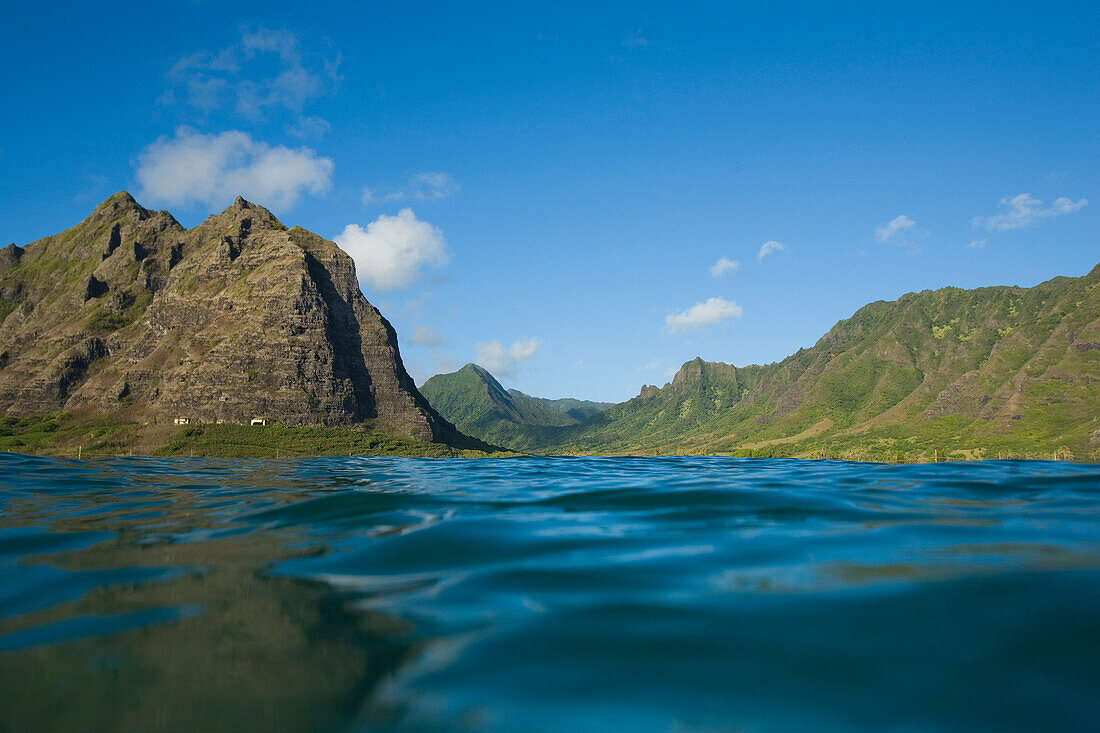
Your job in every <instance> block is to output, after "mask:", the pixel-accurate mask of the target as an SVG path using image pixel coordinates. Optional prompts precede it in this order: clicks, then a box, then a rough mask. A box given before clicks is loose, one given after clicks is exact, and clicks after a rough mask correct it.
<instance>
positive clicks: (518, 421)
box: [420, 364, 610, 450]
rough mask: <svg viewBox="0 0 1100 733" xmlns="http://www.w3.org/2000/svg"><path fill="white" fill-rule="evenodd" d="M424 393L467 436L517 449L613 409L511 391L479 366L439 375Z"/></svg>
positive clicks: (468, 366)
mask: <svg viewBox="0 0 1100 733" xmlns="http://www.w3.org/2000/svg"><path fill="white" fill-rule="evenodd" d="M420 390H421V392H422V393H423V394H424V396H425V397H426V398H427V399H428V402H430V403H431V405H432V407H434V408H435V409H436V410H438V411H439V413H440V414H441V415H443V416H444V417H446V418H447V419H448V420H449V421H451V422H453V423H454V424H455V425H456V426H457V427H458V428H459V429H460V430H462V431H463V432H466V433H468V434H470V435H476V436H478V437H480V438H481V439H482V440H486V441H488V442H490V443H494V444H495V445H502V446H505V447H507V448H512V449H515V450H528V449H531V448H535V447H538V446H541V445H543V444H545V443H546V441H547V440H549V437H548V436H549V435H550V434H551V433H552V432H553V428H560V427H565V426H570V425H576V424H578V423H580V422H582V421H583V420H585V419H587V418H588V417H590V416H591V415H593V414H596V413H598V412H600V411H601V410H603V409H606V408H607V407H609V406H610V403H602V402H589V401H586V400H574V399H568V398H567V399H560V400H548V399H543V398H539V397H531V396H529V395H526V394H524V393H523V392H520V391H519V390H514V389H513V390H508V389H505V388H504V387H503V386H501V384H500V382H498V381H497V380H496V378H495V377H493V375H492V374H490V373H489V372H488V371H487V370H486V369H485V368H483V367H481V366H478V365H477V364H467V365H466V366H464V367H462V368H461V369H459V370H458V371H456V372H452V373H450V374H437V375H436V376H434V377H432V378H431V379H429V380H428V381H426V382H425V383H424V384H423V385H422V386H421V387H420Z"/></svg>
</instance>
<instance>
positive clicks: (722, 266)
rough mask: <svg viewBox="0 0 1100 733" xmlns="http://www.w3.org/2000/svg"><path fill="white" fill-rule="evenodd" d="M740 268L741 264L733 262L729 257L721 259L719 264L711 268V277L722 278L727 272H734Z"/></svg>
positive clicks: (716, 263)
mask: <svg viewBox="0 0 1100 733" xmlns="http://www.w3.org/2000/svg"><path fill="white" fill-rule="evenodd" d="M740 266H741V263H740V262H738V261H737V260H731V259H730V258H729V257H720V258H718V261H717V262H715V263H714V264H713V265H711V266H710V276H711V277H722V276H723V275H725V274H726V273H727V272H733V271H734V270H736V269H737V268H738V267H740Z"/></svg>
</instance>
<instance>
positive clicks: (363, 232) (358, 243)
mask: <svg viewBox="0 0 1100 733" xmlns="http://www.w3.org/2000/svg"><path fill="white" fill-rule="evenodd" d="M333 241H335V242H336V243H337V244H338V245H340V247H341V248H342V249H343V250H344V251H345V252H347V253H348V254H349V255H351V257H352V259H353V260H355V269H356V272H357V273H358V274H359V281H360V282H364V281H366V282H368V283H370V284H371V285H372V286H373V287H374V288H375V289H377V290H393V289H395V288H401V287H404V286H406V285H408V284H409V283H411V282H412V281H413V280H415V279H416V276H417V274H418V273H419V270H420V266H421V265H425V264H428V265H435V266H437V267H438V266H441V265H445V264H447V263H448V262H450V261H451V258H450V255H449V254H448V253H447V243H446V242H445V241H444V240H443V232H441V231H439V229H438V228H436V227H434V226H432V225H431V224H429V223H428V222H426V221H420V220H419V219H417V218H416V214H414V213H413V211H412V209H407V208H406V209H401V211H400V212H398V214H397V216H386V215H385V214H383V215H382V216H380V217H378V218H377V219H375V220H374V221H372V222H371V223H370V224H367V228H366V229H363V228H362V227H361V226H359V225H358V224H348V225H347V226H346V227H345V228H344V231H343V232H341V233H340V235H339V236H337V237H335V238H334V240H333Z"/></svg>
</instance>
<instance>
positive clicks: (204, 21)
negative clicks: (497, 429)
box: [0, 1, 1100, 401]
mask: <svg viewBox="0 0 1100 733" xmlns="http://www.w3.org/2000/svg"><path fill="white" fill-rule="evenodd" d="M347 5H348V4H344V3H341V4H336V3H326V2H319V1H318V2H312V3H309V4H299V3H278V2H265V3H259V4H252V3H247V2H238V3H233V4H229V5H226V4H222V3H207V2H191V3H172V4H168V3H165V4H163V5H161V4H156V3H152V4H150V3H141V4H137V3H134V4H130V3H112V4H109V5H107V6H96V5H93V4H85V3H79V4H78V3H72V4H57V3H45V4H43V5H39V6H34V7H32V4H31V3H24V4H16V3H10V2H9V3H4V4H3V8H2V9H0V27H2V28H3V30H2V31H0V34H2V35H0V68H2V69H3V72H2V76H0V98H2V99H3V100H4V105H3V106H4V112H3V114H0V242H2V243H7V242H9V241H11V242H17V243H19V244H26V243H28V242H30V241H33V240H35V239H37V238H39V237H41V236H44V235H46V234H51V233H54V232H57V231H60V230H62V229H64V228H67V227H69V226H71V225H73V224H75V223H76V222H78V221H79V220H80V219H82V218H83V217H84V216H86V215H87V213H88V212H89V211H90V210H91V208H92V207H93V206H94V205H95V204H96V203H98V202H99V201H100V200H102V199H103V198H106V197H107V196H108V195H109V194H111V193H113V192H114V191H117V190H120V189H126V190H129V191H130V192H131V193H133V194H134V195H135V196H136V197H137V198H138V200H139V201H140V202H141V203H143V204H144V205H145V206H147V207H150V208H166V209H168V210H170V211H171V212H172V213H173V214H174V215H175V216H176V218H177V219H179V220H180V221H181V222H182V223H183V224H184V225H186V226H194V225H195V224H197V223H198V222H200V221H201V220H202V219H203V218H205V216H207V215H208V214H209V213H211V212H213V211H218V210H220V209H222V208H224V207H225V206H227V205H228V204H230V203H231V202H232V199H233V197H234V196H235V195H236V194H237V193H242V194H244V195H245V196H246V197H247V198H250V199H252V200H254V201H256V202H257V203H261V204H264V205H266V206H268V207H269V208H271V209H272V210H273V211H274V213H275V214H276V215H277V216H279V218H280V219H282V220H283V221H284V222H285V223H287V224H288V225H294V224H298V225H301V226H304V227H306V228H308V229H310V230H312V231H315V232H317V233H319V234H321V235H323V236H325V237H328V238H334V239H337V241H339V242H341V244H342V245H344V246H345V247H346V248H347V249H349V251H351V252H352V253H353V255H355V256H356V257H357V262H358V266H359V270H360V280H361V283H362V285H363V291H364V294H365V295H366V296H367V298H368V299H369V300H370V301H371V302H372V303H374V304H375V305H377V306H378V307H379V308H380V309H381V310H382V312H383V313H384V314H385V315H386V316H387V317H388V318H389V319H390V320H391V321H392V322H393V324H394V326H395V327H396V328H397V331H398V334H399V337H400V339H401V345H402V352H403V355H404V357H405V361H406V365H407V366H408V367H409V369H410V371H411V372H412V373H413V374H414V376H415V377H417V379H418V381H422V380H423V379H424V378H426V377H427V376H430V375H431V374H432V373H434V372H436V371H440V370H450V369H453V368H456V367H458V366H461V365H462V364H463V363H465V362H467V361H473V360H478V361H481V362H482V363H484V364H485V365H486V366H488V367H489V368H490V369H492V370H494V371H495V372H496V373H498V376H499V377H500V378H501V379H502V381H503V382H505V384H506V385H508V386H516V387H518V388H520V389H523V390H524V391H528V392H531V393H534V394H538V395H544V396H548V397H561V396H576V397H582V398H589V399H603V400H616V401H617V400H622V399H626V398H628V397H630V396H632V395H634V394H636V393H637V390H638V388H639V386H640V385H642V384H646V383H656V384H662V383H664V382H665V381H667V379H668V378H669V375H670V372H669V370H670V369H675V368H676V367H677V366H679V365H680V364H681V363H682V362H684V361H686V360H688V359H691V358H693V357H695V356H697V355H698V356H702V357H703V358H705V359H708V360H714V361H726V362H732V363H735V364H747V363H754V362H755V363H762V362H769V361H775V360H778V359H781V358H783V357H784V356H787V355H788V354H790V353H791V352H793V351H795V350H797V349H798V348H799V347H801V346H810V345H812V344H813V343H814V341H815V340H816V339H817V338H818V337H819V336H820V335H821V334H823V333H824V332H825V331H826V330H828V329H829V328H830V327H831V326H832V325H833V324H834V323H835V322H836V321H837V320H839V319H841V318H845V317H847V316H849V315H851V314H852V313H853V312H854V311H855V310H856V309H858V308H859V307H860V306H861V305H863V304H865V303H867V302H869V301H873V300H877V299H894V298H897V297H898V296H900V295H902V294H903V293H905V292H909V291H914V290H922V289H927V288H936V287H941V286H945V285H957V286H962V287H974V286H980V285H991V284H1019V285H1032V284H1035V283H1037V282H1040V281H1042V280H1044V279H1047V278H1049V277H1051V276H1054V275H1080V274H1083V273H1085V272H1087V271H1088V270H1089V269H1091V268H1092V267H1093V266H1094V265H1096V264H1097V263H1098V262H1100V238H1098V237H1097V233H1098V225H1100V190H1098V185H1100V175H1098V174H1100V95H1098V90H1100V10H1097V6H1096V5H1095V4H1094V3H1079V4H1078V3H1063V4H1058V5H1050V6H1044V7H1037V6H1035V5H1034V4H1033V3H1029V4H1024V3H995V4H985V3H981V4H979V3H957V2H955V3H944V4H936V3H923V4H906V5H902V4H895V3H858V4H857V3H853V4H847V5H844V6H843V7H837V5H836V4H825V3H815V4H786V3H783V4H778V5H779V7H770V5H772V4H765V3H752V4H745V5H736V4H732V3H690V2H681V3H674V4H673V3H670V4H648V3H625V2H624V3H609V4H603V5H601V6H600V7H599V8H596V9H593V8H592V7H590V5H591V3H575V4H572V3H510V4H490V3H479V4H469V5H459V4H457V3H439V4H432V3H418V4H415V5H411V6H403V5H402V4H397V3H386V4H380V3H363V4H360V5H361V7H357V8H349V7H347ZM406 210H407V211H406ZM766 243H772V244H767V246H766V247H765V245H766ZM777 244H778V245H782V246H781V247H780V246H776V245H777ZM762 248H763V249H764V250H767V253H766V254H764V255H763V256H761V253H762ZM720 261H726V264H725V265H719V262H720ZM732 262H736V263H737V264H736V265H733V264H730V263H732Z"/></svg>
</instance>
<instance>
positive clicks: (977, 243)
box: [966, 239, 989, 249]
mask: <svg viewBox="0 0 1100 733" xmlns="http://www.w3.org/2000/svg"><path fill="white" fill-rule="evenodd" d="M988 241H989V240H988V239H973V240H971V241H970V244H968V245H966V248H967V249H985V243H986V242H988Z"/></svg>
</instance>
